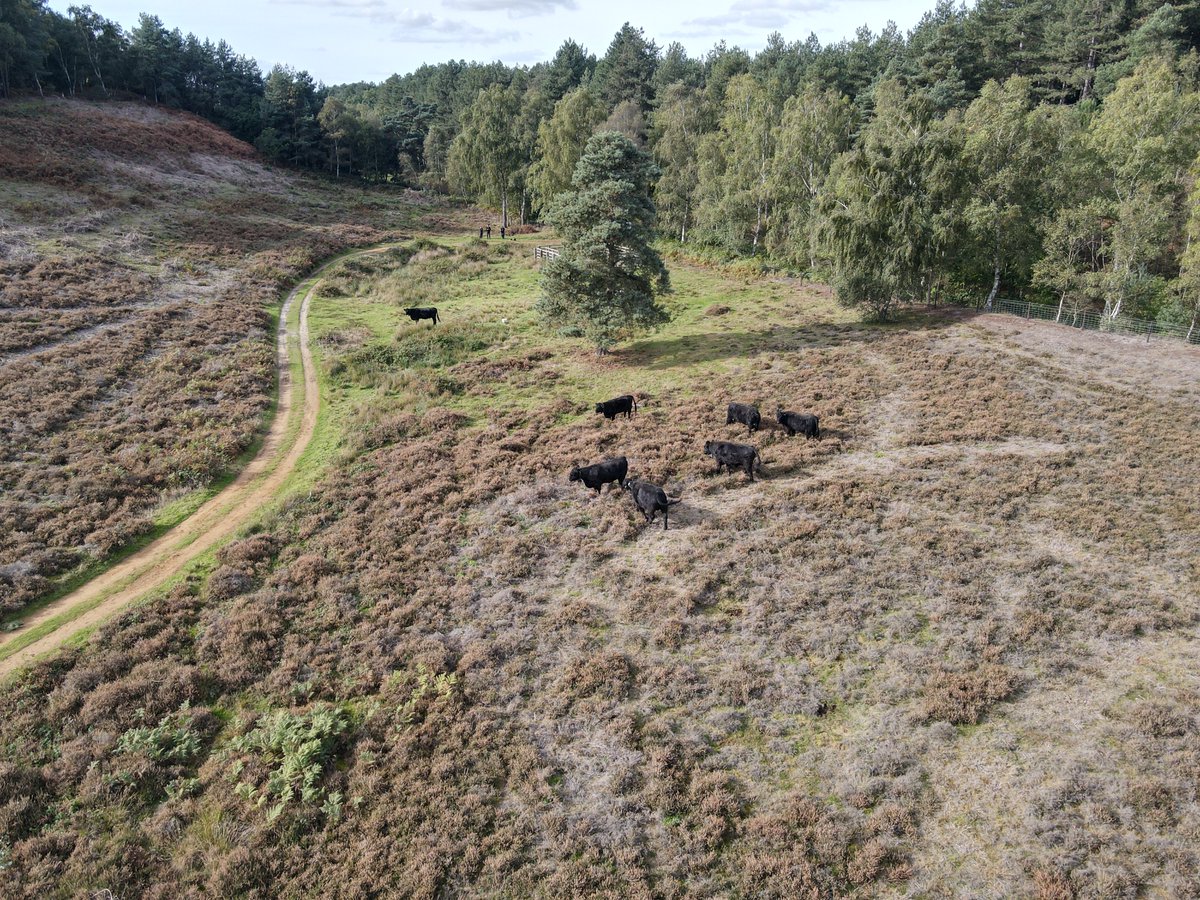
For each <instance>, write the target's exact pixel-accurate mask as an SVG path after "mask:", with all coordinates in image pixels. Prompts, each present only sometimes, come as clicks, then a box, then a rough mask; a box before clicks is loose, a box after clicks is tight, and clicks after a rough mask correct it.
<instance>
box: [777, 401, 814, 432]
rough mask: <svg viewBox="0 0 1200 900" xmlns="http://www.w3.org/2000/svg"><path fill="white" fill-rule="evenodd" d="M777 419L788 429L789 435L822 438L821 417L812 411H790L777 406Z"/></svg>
mask: <svg viewBox="0 0 1200 900" xmlns="http://www.w3.org/2000/svg"><path fill="white" fill-rule="evenodd" d="M775 421H776V422H778V423H779V424H780V425H782V426H783V427H784V428H786V429H787V433H788V437H793V436H794V435H796V434H802V435H804V437H805V438H816V439H817V440H820V439H821V420H820V417H818V416H814V415H813V414H812V413H796V412H788V411H787V410H785V409H782V408H779V407H776V409H775Z"/></svg>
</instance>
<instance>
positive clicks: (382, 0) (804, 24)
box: [50, 0, 934, 84]
mask: <svg viewBox="0 0 1200 900" xmlns="http://www.w3.org/2000/svg"><path fill="white" fill-rule="evenodd" d="M72 2H78V0H52V2H51V4H50V5H51V6H52V7H53V8H55V9H56V10H59V11H60V12H65V11H66V9H67V7H68V6H69V5H71V3H72ZM91 5H92V8H93V9H95V10H96V12H98V13H100V14H101V15H103V16H105V17H106V18H109V19H114V20H116V21H117V22H120V23H121V24H122V25H123V26H125V27H126V28H130V27H132V26H133V25H134V24H136V22H137V17H138V13H140V12H151V13H153V14H155V15H157V16H158V17H159V18H160V19H162V20H163V23H164V24H165V25H166V26H167V27H168V28H179V29H180V30H181V31H183V32H184V33H185V34H186V33H187V32H189V31H190V32H193V33H194V34H196V35H197V36H199V37H201V38H205V37H207V38H211V39H212V40H214V41H216V40H219V39H221V38H224V39H225V40H226V41H228V42H229V43H230V44H231V45H232V46H233V48H234V49H235V50H236V51H238V52H239V53H243V54H245V55H248V56H253V57H254V58H256V59H257V60H258V61H259V63H260V64H261V65H262V67H263V70H264V71H266V70H267V69H269V68H270V67H271V66H272V65H274V64H275V63H277V62H282V63H288V64H290V65H292V66H295V67H296V68H298V69H307V70H308V72H309V73H310V74H311V75H312V76H313V77H314V78H315V79H317V80H318V81H324V82H325V83H326V84H340V83H343V82H348V81H381V80H383V79H384V78H387V77H388V76H389V75H391V74H393V73H396V72H399V73H401V74H403V73H405V72H411V71H412V70H413V69H415V68H417V67H418V66H420V65H421V64H422V63H426V62H429V63H436V62H441V61H444V60H447V59H467V60H480V61H493V60H500V61H501V62H505V63H509V64H514V63H518V64H528V63H534V62H538V61H539V60H544V59H549V58H550V57H552V56H553V55H554V51H555V50H557V49H558V46H559V45H560V44H561V43H562V42H563V41H564V40H565V39H566V38H568V37H570V38H574V39H575V40H576V41H578V42H579V43H581V44H583V46H585V47H586V48H587V49H588V50H589V51H590V52H592V53H595V54H596V56H598V57H599V56H603V55H604V51H605V50H606V49H607V47H608V44H609V42H610V41H611V40H612V36H613V34H614V33H615V32H616V31H617V29H618V28H620V27H621V25H622V24H623V23H624V22H627V21H628V22H631V23H632V24H633V25H634V26H635V27H638V28H643V29H645V32H646V36H647V37H649V38H650V39H652V40H654V41H657V42H658V44H659V45H660V46H666V45H667V44H668V43H670V42H671V41H676V40H677V41H680V42H681V43H682V44H683V45H684V46H685V47H687V48H688V51H689V52H690V53H691V54H692V55H694V56H695V55H701V54H703V53H704V52H705V51H706V50H708V49H709V48H710V47H712V45H713V44H714V43H716V42H717V41H720V40H724V41H726V42H727V43H729V44H730V45H731V46H732V45H735V44H736V45H738V46H741V47H744V48H745V49H747V50H750V51H755V50H758V49H759V48H761V47H762V46H763V44H764V43H765V42H766V38H767V35H769V34H770V33H771V32H772V31H779V32H780V33H782V34H783V36H784V38H786V39H787V40H788V41H794V40H803V39H804V38H806V37H807V36H808V34H809V33H810V32H815V33H816V35H817V37H818V38H820V40H821V43H822V44H827V43H831V42H834V41H838V40H841V39H842V38H844V37H849V36H851V35H853V34H854V30H855V29H856V28H858V27H859V26H860V25H863V24H866V25H868V26H870V28H871V29H872V30H873V31H879V30H880V29H881V28H882V27H883V26H884V25H885V24H887V22H888V20H892V21H894V22H895V23H896V24H897V25H898V26H899V27H900V29H901V30H902V31H905V32H907V31H908V29H910V28H912V26H913V25H915V24H916V23H917V22H918V21H919V20H920V18H921V15H922V14H923V13H924V12H925V11H926V10H927V9H931V8H932V7H933V5H934V0H685V2H680V0H675V2H662V0H659V2H657V3H655V2H645V0H640V2H639V0H425V2H419V0H416V2H414V0H399V2H397V0H92V3H91Z"/></svg>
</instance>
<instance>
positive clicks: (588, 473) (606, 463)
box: [571, 456, 629, 496]
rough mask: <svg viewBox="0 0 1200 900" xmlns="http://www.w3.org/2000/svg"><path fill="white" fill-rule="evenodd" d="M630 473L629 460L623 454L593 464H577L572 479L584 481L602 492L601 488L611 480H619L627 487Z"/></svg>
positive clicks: (622, 485)
mask: <svg viewBox="0 0 1200 900" xmlns="http://www.w3.org/2000/svg"><path fill="white" fill-rule="evenodd" d="M628 474H629V460H627V459H626V458H625V457H623V456H617V457H613V458H612V459H606V460H603V461H602V462H598V463H596V464H595V465H591V466H575V468H573V469H571V480H572V481H582V482H583V483H584V484H585V485H587V486H588V487H590V488H591V489H592V490H593V491H595V492H596V494H597V496H598V495H599V494H600V489H601V488H602V487H604V485H606V484H609V483H610V482H613V481H615V482H617V483H618V484H620V485H621V487H625V476H626V475H628Z"/></svg>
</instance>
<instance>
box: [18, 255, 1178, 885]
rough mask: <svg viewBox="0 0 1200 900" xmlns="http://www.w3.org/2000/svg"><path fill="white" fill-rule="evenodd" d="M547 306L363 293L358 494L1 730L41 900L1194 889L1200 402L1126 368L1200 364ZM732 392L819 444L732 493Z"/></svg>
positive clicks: (78, 654) (334, 357) (471, 263)
mask: <svg viewBox="0 0 1200 900" xmlns="http://www.w3.org/2000/svg"><path fill="white" fill-rule="evenodd" d="M533 279H534V274H533V272H532V271H531V269H530V268H529V263H528V261H527V260H526V259H525V257H524V256H523V255H521V254H519V253H517V251H515V250H514V249H513V248H512V247H506V248H499V247H497V246H495V245H493V246H492V247H491V248H490V249H489V248H483V247H480V246H479V245H477V244H471V245H468V246H467V247H465V248H463V249H461V250H459V251H451V250H448V249H446V248H438V247H436V246H432V245H428V244H421V245H414V246H412V247H410V248H408V249H406V250H402V251H397V252H395V253H392V254H389V255H386V256H383V257H380V258H377V259H374V260H371V261H360V262H356V263H355V264H354V265H353V266H352V267H347V268H345V269H344V270H343V272H342V273H341V274H340V275H339V276H337V277H335V278H333V279H331V282H330V285H329V289H328V290H327V291H326V296H325V298H324V300H323V301H321V303H319V304H318V305H317V307H316V308H317V309H321V308H324V309H325V310H326V318H325V319H324V320H323V321H322V322H320V323H318V326H317V330H316V334H317V337H318V340H319V346H320V348H321V352H322V355H323V357H324V363H325V366H326V387H327V388H328V392H329V398H330V402H331V404H332V405H331V409H330V413H329V414H330V415H333V416H336V417H339V421H343V422H344V423H345V439H344V441H343V442H342V448H341V454H340V457H339V460H338V462H337V465H336V466H335V467H334V469H333V470H332V471H331V473H330V474H329V475H328V477H327V478H326V479H325V480H324V481H323V482H322V483H321V484H320V485H318V486H317V487H316V488H315V489H314V490H313V491H311V492H307V493H304V494H302V495H300V496H297V497H294V498H293V499H292V500H290V501H289V502H288V503H287V504H286V505H285V506H284V507H283V508H282V509H281V510H279V511H278V512H277V513H275V514H272V515H270V516H268V517H267V518H266V519H265V520H264V521H263V523H262V525H261V526H260V527H259V528H258V529H257V530H256V532H255V533H254V534H251V535H248V536H246V537H245V538H244V539H242V540H239V541H237V542H235V543H233V544H231V545H229V546H228V547H226V548H225V549H224V550H222V551H221V553H220V555H219V560H218V566H217V567H216V568H215V570H214V571H213V572H212V573H211V575H210V576H209V577H208V578H207V579H206V580H205V579H202V578H194V579H192V580H190V581H188V582H187V583H185V584H182V585H180V586H178V587H177V588H175V589H174V590H173V591H172V592H171V594H170V595H169V596H167V597H165V598H163V599H161V600H160V601H158V602H156V603H153V604H151V605H148V606H145V607H142V608H139V609H137V610H135V611H133V612H130V613H127V614H126V615H124V616H122V617H121V618H120V619H119V620H117V621H115V622H113V623H112V624H110V625H109V626H107V627H106V628H104V629H103V630H102V631H101V632H100V633H99V634H97V635H96V636H95V637H94V638H93V640H92V641H91V642H90V643H89V644H88V645H87V646H85V647H81V648H77V649H72V650H69V651H67V652H64V653H62V654H61V655H59V656H58V657H56V658H55V659H52V660H50V661H47V662H45V663H43V664H41V665H39V666H37V667H36V668H34V669H32V670H31V671H29V672H28V673H27V674H26V675H24V676H22V677H21V678H20V680H19V681H16V682H14V683H13V684H12V685H11V686H10V687H9V689H8V690H7V692H6V693H5V695H4V697H3V699H0V723H2V724H0V746H3V747H4V748H5V749H4V751H3V754H2V755H0V835H2V836H3V837H2V838H0V869H2V871H0V886H2V887H3V888H4V893H5V894H6V895H8V896H15V897H39V898H40V897H45V896H76V895H79V896H82V895H86V893H87V891H89V890H94V889H97V888H102V887H107V888H112V889H113V890H114V891H118V890H119V892H121V893H122V894H123V895H126V896H135V895H142V896H148V897H163V898H166V897H171V898H177V897H203V896H250V897H265V896H276V895H282V896H299V895H305V896H310V895H319V896H343V897H363V896H420V897H435V896H451V895H486V896H493V895H503V896H546V897H550V896H553V897H567V896H571V897H576V896H609V897H618V896H620V897H624V896H643V897H685V896H687V897H691V896H711V897H718V896H730V895H733V896H756V897H788V898H794V897H811V898H824V897H830V896H845V895H853V896H901V895H906V894H915V895H920V896H962V897H1001V896H1036V897H1040V898H1043V900H1050V898H1056V900H1057V898H1071V897H1078V898H1085V897H1086V898H1123V897H1133V896H1140V895H1143V894H1157V895H1161V896H1173V897H1188V896H1193V897H1194V896H1200V851H1198V849H1197V848H1198V847H1200V805H1198V804H1197V791H1198V790H1200V680H1198V678H1197V675H1196V673H1197V671H1200V647H1198V646H1197V643H1196V641H1195V637H1194V632H1195V625H1196V622H1197V599H1198V598H1197V596H1196V588H1195V585H1196V584H1197V583H1198V582H1200V490H1198V487H1197V481H1196V478H1195V474H1196V470H1197V465H1196V464H1197V451H1196V447H1195V434H1196V432H1197V426H1198V425H1200V415H1198V414H1197V412H1196V407H1195V403H1194V399H1195V398H1194V396H1193V395H1192V394H1191V393H1189V391H1188V390H1187V389H1186V388H1182V387H1178V385H1177V384H1176V383H1173V382H1170V381H1166V382H1156V381H1155V380H1153V379H1152V378H1145V379H1143V380H1140V381H1137V380H1135V379H1134V378H1133V375H1136V370H1137V367H1140V371H1142V372H1144V373H1152V372H1153V370H1154V367H1155V365H1156V362H1155V360H1156V358H1160V359H1162V362H1163V365H1164V367H1165V368H1167V369H1173V370H1176V371H1183V370H1186V369H1187V368H1188V367H1189V366H1190V367H1191V369H1190V371H1191V372H1192V373H1193V376H1194V374H1195V372H1196V370H1197V368H1200V360H1197V359H1196V358H1195V356H1194V355H1193V356H1189V357H1186V358H1185V359H1183V360H1182V361H1181V359H1180V357H1179V356H1178V354H1179V353H1187V352H1188V351H1185V350H1182V349H1176V348H1167V350H1166V351H1163V350H1162V349H1158V350H1156V349H1155V348H1153V347H1152V348H1150V349H1149V350H1146V349H1144V348H1140V347H1139V348H1136V350H1137V352H1139V353H1140V354H1141V356H1140V361H1139V362H1138V363H1137V367H1135V369H1134V370H1131V369H1129V368H1128V367H1125V368H1122V365H1121V364H1119V362H1118V361H1117V360H1115V359H1114V360H1109V362H1108V363H1105V361H1104V360H1105V357H1104V355H1103V354H1104V353H1108V352H1110V351H1109V350H1106V349H1103V348H1106V347H1107V345H1106V344H1104V343H1103V342H1104V341H1105V340H1106V339H1105V338H1104V337H1103V336H1096V335H1087V336H1077V337H1076V336H1073V337H1071V338H1070V341H1068V342H1064V341H1063V340H1062V338H1061V334H1062V333H1061V332H1060V331H1058V330H1057V329H1055V328H1054V327H1053V326H1046V325H1041V326H1035V327H1034V328H1032V329H1024V328H1023V329H1020V330H1018V329H1016V328H1014V327H1012V325H1011V323H1005V322H1004V321H1003V320H994V319H978V320H972V319H954V318H944V319H927V320H922V321H917V322H913V323H910V324H909V325H906V326H901V327H894V328H889V329H883V328H868V327H863V326H859V325H856V324H853V323H846V322H844V321H838V318H839V315H838V313H837V312H836V311H835V310H833V309H832V308H831V307H830V306H829V304H828V301H827V299H826V298H825V297H824V296H822V294H821V293H820V292H819V291H818V290H814V289H812V288H804V287H799V286H796V285H793V284H787V283H779V282H769V281H759V282H754V283H739V282H735V281H731V280H729V279H727V278H725V277H723V276H721V275H720V274H719V273H713V272H707V271H703V270H699V269H696V268H694V267H691V266H689V265H687V264H686V263H683V262H681V261H676V263H675V271H674V272H673V280H674V282H675V284H676V285H677V296H676V298H675V300H674V301H673V302H674V303H675V305H676V313H677V319H676V324H675V325H673V326H672V327H671V329H669V330H668V331H667V332H665V333H664V334H663V335H660V336H657V337H655V338H654V339H652V340H648V341H643V342H641V343H639V344H636V345H634V346H633V347H631V348H629V349H627V350H626V351H624V352H623V353H618V354H615V355H614V356H613V357H611V358H608V359H605V360H597V359H595V358H594V357H592V356H590V355H588V354H585V353H582V352H580V350H579V348H578V346H577V345H575V344H573V343H571V342H569V341H565V340H561V339H558V338H555V337H553V336H546V335H545V334H544V333H542V332H540V331H539V330H537V329H536V327H535V326H534V324H533V321H532V318H531V314H530V313H529V306H530V303H531V301H532V299H533V297H532V285H533V284H534V280H533ZM439 285H441V287H440V288H439V287H438V286H439ZM439 290H440V291H441V293H440V294H439V293H438V291H439ZM412 298H419V299H421V300H422V301H428V300H434V301H437V302H438V303H439V305H441V306H442V309H443V316H444V318H446V320H447V321H446V323H445V324H444V325H443V326H438V329H439V330H438V331H437V332H436V333H435V332H433V330H432V329H429V328H428V326H425V328H426V330H425V331H424V332H422V331H420V330H418V327H415V326H406V325H402V326H400V327H398V328H397V326H398V325H399V316H398V315H397V313H398V310H397V308H396V307H397V305H399V304H404V305H407V303H408V302H411V299H412ZM716 300H720V305H721V306H722V307H724V310H723V311H722V313H721V314H720V315H719V316H718V315H716V314H715V313H713V312H712V309H713V307H714V304H715V301H716ZM1071 342H1075V343H1071ZM1088 348H1093V350H1094V349H1095V348H1102V349H1101V350H1096V351H1095V352H1096V353H1097V354H1099V355H1088V354H1085V353H1084V352H1082V351H1083V350H1087V349H1088ZM1164 352H1167V353H1173V354H1176V355H1173V356H1171V357H1169V358H1167V357H1161V356H1156V354H1162V353H1164ZM616 386H623V387H627V388H628V389H633V390H638V391H639V393H640V394H641V395H642V397H643V401H644V402H643V406H642V411H641V413H640V414H639V415H638V416H637V417H636V418H634V419H633V420H632V421H628V422H626V421H623V420H618V421H616V422H611V423H610V422H605V421H603V420H602V419H600V418H599V417H597V416H594V415H589V414H588V412H587V410H588V409H589V406H588V404H589V402H590V401H594V400H596V399H600V398H603V397H606V396H608V395H609V394H610V393H612V392H615V391H611V390H610V389H612V388H614V387H616ZM731 398H738V399H741V400H749V401H757V402H759V403H760V404H762V406H763V408H764V409H773V408H774V403H775V402H776V401H780V402H783V403H784V405H786V406H788V407H790V408H795V409H807V410H813V411H816V412H819V413H820V414H821V416H822V429H823V431H824V432H825V435H826V437H825V439H824V440H823V441H821V442H805V441H803V440H801V439H798V438H797V439H790V440H789V439H787V438H786V437H785V436H784V434H783V432H782V431H780V430H776V429H773V428H769V429H765V430H764V432H762V433H761V434H760V435H758V436H757V439H756V440H757V443H758V444H759V446H760V447H761V449H762V456H763V459H764V463H765V473H764V474H765V478H764V479H763V480H762V481H761V482H759V483H756V484H754V485H748V484H746V483H744V479H743V478H742V477H741V476H740V475H721V476H717V475H714V474H713V473H712V471H711V468H712V464H711V461H710V460H707V459H706V458H704V457H703V456H702V455H701V454H700V452H699V450H700V447H701V446H702V444H703V442H704V440H705V439H706V438H710V437H728V438H732V439H740V438H736V437H735V432H736V431H737V426H729V427H726V426H723V425H721V424H720V423H722V422H723V421H724V413H723V404H724V402H725V401H726V400H727V399H731ZM618 452H619V453H624V454H626V455H627V456H628V457H629V459H630V462H631V474H637V475H638V476H644V477H647V478H649V479H651V480H655V481H659V482H661V483H664V484H665V485H666V486H667V487H668V489H669V491H670V492H671V493H673V494H674V493H681V494H682V496H683V498H684V503H683V504H682V505H680V506H679V507H677V508H676V511H673V513H672V530H671V531H668V532H665V533H664V532H663V531H662V530H660V529H657V528H646V527H644V526H643V525H642V524H641V521H640V517H639V516H638V515H636V513H635V511H634V509H633V507H632V505H631V504H630V503H629V502H628V500H627V498H625V497H624V496H623V495H621V494H619V493H617V492H615V491H613V492H611V493H610V492H607V491H606V492H605V493H604V495H603V496H601V497H600V498H595V497H594V496H593V495H592V494H591V492H589V491H586V490H584V489H583V488H581V487H580V486H579V485H572V484H569V483H568V482H567V480H566V475H565V473H566V472H567V470H568V469H569V467H570V466H571V465H572V464H573V463H576V462H579V461H590V460H595V459H597V458H599V457H601V456H603V455H608V454H615V453H618Z"/></svg>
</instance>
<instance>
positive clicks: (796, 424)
mask: <svg viewBox="0 0 1200 900" xmlns="http://www.w3.org/2000/svg"><path fill="white" fill-rule="evenodd" d="M636 409H637V400H635V399H634V396H633V395H632V394H625V395H623V396H621V397H616V398H614V399H612V400H605V401H604V402H602V403H597V404H596V412H598V413H602V414H603V415H604V418H606V419H613V418H615V417H616V416H618V415H621V414H622V413H624V415H625V417H626V418H630V417H631V416H632V414H633V412H634V411H635V410H636ZM775 420H776V421H777V422H778V423H779V424H780V425H781V426H782V427H783V428H784V429H785V430H786V431H787V433H788V437H794V436H795V435H797V434H802V435H804V437H805V438H817V439H818V440H820V438H821V428H820V419H819V418H818V417H817V416H815V415H813V414H811V413H795V412H788V411H786V410H784V409H783V408H782V407H776V409H775ZM734 423H738V424H742V425H745V426H746V427H747V428H748V429H749V432H750V433H751V434H753V433H754V432H756V431H758V429H759V427H760V426H761V424H762V416H761V415H760V414H759V411H758V407H757V406H754V405H753V404H750V403H730V404H729V408H728V410H727V411H726V414H725V424H726V425H732V424H734ZM704 455H705V456H710V457H712V458H713V460H714V461H715V462H716V464H717V471H718V472H721V471H722V470H725V469H728V470H729V471H730V472H732V471H733V470H734V469H741V470H742V471H743V472H745V473H746V477H747V478H749V479H750V481H754V472H755V471H756V470H757V471H759V472H761V471H762V458H761V457H760V456H759V453H758V448H756V447H751V446H750V445H749V444H735V443H733V442H732V441H705V442H704ZM628 476H629V460H628V459H627V458H625V457H624V456H615V457H611V458H609V459H604V460H601V461H600V462H598V463H593V464H592V465H590V466H575V467H573V468H572V469H571V474H570V480H571V481H580V482H582V483H583V484H584V485H585V486H586V487H588V488H590V489H591V490H593V491H595V492H596V496H600V491H601V489H602V488H603V487H604V485H606V484H611V483H612V482H614V481H615V482H617V483H618V484H619V485H620V486H621V489H622V490H624V491H627V492H628V493H629V496H630V497H632V498H633V502H634V504H635V505H636V506H637V508H638V510H640V511H641V513H642V515H644V516H645V517H646V521H647V522H653V521H654V519H655V517H656V516H657V515H658V513H659V512H661V513H662V514H663V530H664V531H666V530H667V520H668V510H669V509H670V507H672V506H674V505H675V504H676V503H679V502H680V498H679V497H668V496H667V492H666V491H664V490H663V489H662V488H661V487H660V486H659V485H657V484H651V483H650V482H648V481H642V480H640V479H636V478H629V477H628Z"/></svg>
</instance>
